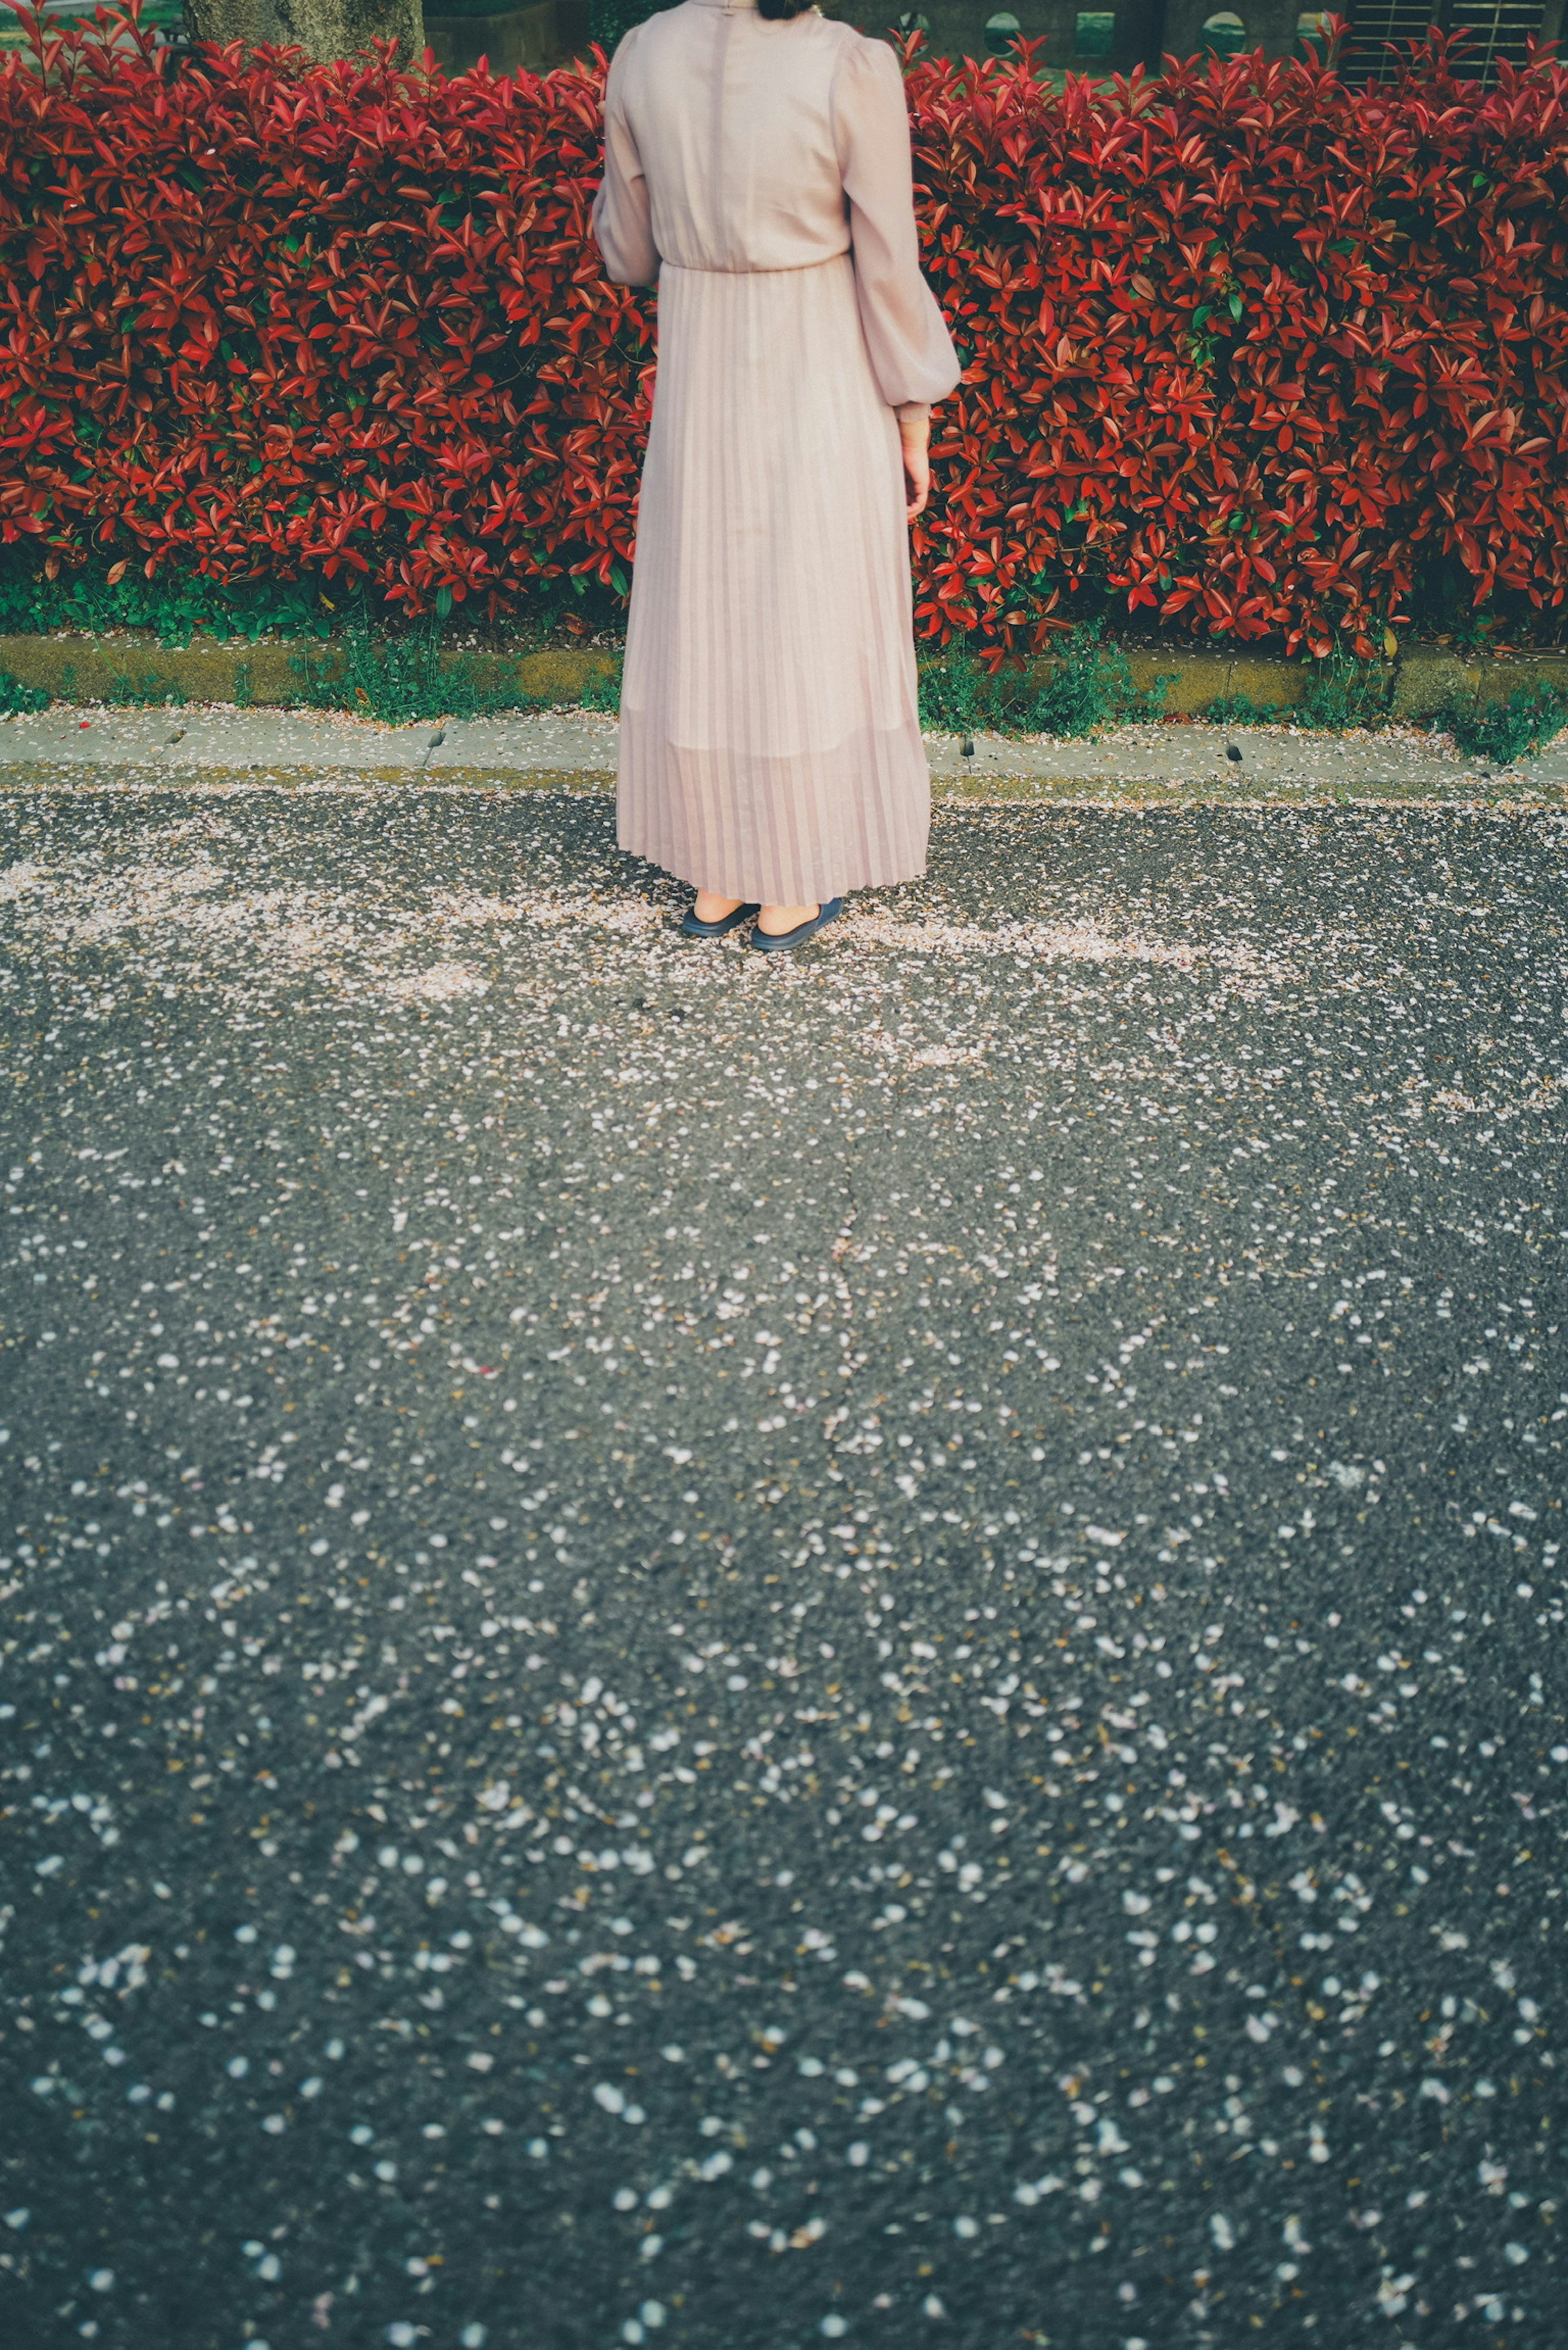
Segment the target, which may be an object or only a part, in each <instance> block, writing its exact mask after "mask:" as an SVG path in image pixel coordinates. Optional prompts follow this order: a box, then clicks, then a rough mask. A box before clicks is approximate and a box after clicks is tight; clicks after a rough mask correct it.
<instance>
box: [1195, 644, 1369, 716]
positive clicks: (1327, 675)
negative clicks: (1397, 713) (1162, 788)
mask: <svg viewBox="0 0 1568 2350" xmlns="http://www.w3.org/2000/svg"><path fill="white" fill-rule="evenodd" d="M1387 709H1388V680H1387V677H1386V674H1385V673H1384V671H1382V670H1381V669H1380V668H1379V667H1378V665H1377V663H1376V662H1375V661H1362V660H1353V659H1352V658H1351V657H1350V655H1349V654H1347V653H1331V654H1330V655H1329V657H1328V659H1327V660H1321V661H1314V662H1313V663H1312V665H1311V667H1310V669H1309V670H1308V671H1307V682H1306V691H1305V692H1304V693H1303V695H1302V698H1301V700H1300V701H1299V702H1254V701H1253V700H1252V697H1251V694H1250V693H1221V694H1217V695H1216V696H1215V698H1214V700H1213V701H1212V702H1207V703H1206V704H1205V705H1204V709H1203V712H1202V715H1203V716H1204V717H1205V718H1206V719H1207V720H1208V721H1209V722H1210V724H1211V725H1214V726H1299V727H1303V728H1305V729H1307V730H1308V731H1309V732H1310V733H1314V734H1343V733H1345V730H1346V728H1348V727H1352V726H1370V725H1373V724H1374V723H1376V721H1377V720H1379V719H1381V718H1384V717H1386V714H1387Z"/></svg>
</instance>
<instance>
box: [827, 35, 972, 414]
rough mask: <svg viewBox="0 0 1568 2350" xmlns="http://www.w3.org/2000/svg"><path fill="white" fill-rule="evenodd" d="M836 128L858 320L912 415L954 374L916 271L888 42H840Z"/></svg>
mask: <svg viewBox="0 0 1568 2350" xmlns="http://www.w3.org/2000/svg"><path fill="white" fill-rule="evenodd" d="M833 122H834V135H835V138H836V142H837V147H838V163H839V171H840V172H841V174H842V177H843V182H844V192H845V194H846V197H847V198H848V202H849V234H850V241H851V244H852V245H853V247H854V253H855V284H856V291H857V298H858V300H859V304H860V323H861V327H862V328H863V329H864V332H865V336H866V342H867V348H868V350H869V351H870V354H871V366H872V369H873V371H874V373H875V375H876V378H877V383H878V385H879V386H880V387H881V391H882V397H883V399H884V400H886V401H887V402H888V406H889V407H890V408H898V409H906V408H907V409H910V410H912V411H914V412H916V413H918V412H919V407H920V405H921V404H922V403H926V402H929V401H930V400H941V399H943V398H944V397H945V396H946V394H947V393H949V392H950V391H951V390H952V389H953V386H954V385H955V384H956V383H957V381H958V380H959V375H960V371H961V370H960V368H959V362H958V354H957V353H956V352H955V350H954V349H953V347H952V338H951V337H950V335H949V333H948V330H947V326H946V324H945V322H944V320H943V317H942V314H941V312H940V309H939V308H938V307H937V301H936V296H935V295H934V294H933V293H932V292H931V289H930V287H929V286H928V285H927V283H926V281H925V279H924V278H923V277H922V276H921V275H920V248H919V237H918V235H917V234H916V229H915V200H914V190H913V186H912V182H911V173H910V163H909V113H908V110H907V109H906V107H905V104H904V83H903V78H902V76H901V75H900V73H899V71H898V59H897V57H895V56H894V55H893V52H892V50H891V49H890V48H889V47H888V45H887V43H886V42H885V41H867V40H861V39H856V40H852V41H849V42H847V43H846V46H845V49H844V54H843V57H841V59H840V62H839V67H838V72H837V75H836V79H835V82H834V89H833Z"/></svg>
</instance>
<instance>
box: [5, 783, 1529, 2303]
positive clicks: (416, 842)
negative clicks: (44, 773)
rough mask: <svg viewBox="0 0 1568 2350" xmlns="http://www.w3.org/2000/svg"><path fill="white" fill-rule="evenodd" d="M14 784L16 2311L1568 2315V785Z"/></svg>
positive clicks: (9, 806) (12, 2212)
mask: <svg viewBox="0 0 1568 2350" xmlns="http://www.w3.org/2000/svg"><path fill="white" fill-rule="evenodd" d="M4 821H5V831H6V835H7V840H6V847H5V861H4V868H3V869H0V900H3V901H4V902H3V908H0V918H3V919H4V921H5V927H6V937H7V955H6V962H5V966H4V971H3V973H0V977H3V981H4V988H3V993H0V1003H3V1004H4V1008H5V1018H4V1061H3V1069H4V1095H3V1099H4V1117H5V1149H6V1152H7V1155H6V1156H5V1159H4V1160H3V1161H0V1174H3V1175H4V1176H5V1232H4V1240H5V1246H4V1248H3V1249H0V1276H3V1301H0V1310H3V1315H4V1327H3V1330H0V1342H3V1353H0V1363H3V1365H4V1374H3V1376H4V1394H5V1407H4V1412H3V1415H0V1417H3V1420H4V1426H5V1431H6V1433H5V1441H4V1444H3V1446H0V1464H3V1465H0V1480H3V1486H4V1500H5V1509H4V1516H3V1519H0V1595H3V1597H4V1613H5V1683H4V1688H3V1690H0V1696H3V1698H4V1700H5V1701H4V1704H3V1705H0V1735H3V1767H4V1795H5V1886H4V1888H3V1890H4V1908H3V1909H0V1918H3V1919H4V1924H5V1958H4V1976H3V1982H4V1993H3V1996H4V2001H5V2019H4V2037H3V2039H0V2057H3V2059H4V2064H5V2077H6V2082H7V2087H6V2091H5V2095H6V2107H5V2110H6V2113H7V2116H8V2127H7V2131H6V2134H5V2147H4V2153H3V2156H0V2163H3V2168H0V2205H3V2210H0V2253H3V2258H4V2270H5V2295H6V2298H7V2301H8V2302H9V2304H10V2307H11V2309H12V2311H13V2312H14V2313H15V2314H13V2315H12V2317H11V2318H10V2319H9V2320H8V2321H7V2323H8V2325H9V2329H10V2338H11V2339H12V2340H14V2341H16V2342H17V2343H18V2344H26V2350H57V2345H67V2344H74V2343H76V2342H78V2341H79V2340H83V2339H85V2340H87V2341H89V2342H94V2343H97V2344H99V2345H105V2350H109V2345H113V2350H122V2345H123V2350H132V2345H135V2350H149V2346H150V2345H156V2350H245V2345H248V2350H262V2345H268V2350H304V2345H309V2344H314V2343H316V2342H317V2341H320V2342H322V2343H324V2344H326V2345H333V2344H342V2345H348V2350H359V2345H366V2346H367V2350H369V2345H381V2344H390V2345H393V2350H411V2345H423V2344H429V2345H432V2350H459V2345H462V2350H477V2346H478V2345H492V2350H600V2345H603V2350H612V2345H620V2344H637V2343H643V2342H646V2343H649V2344H657V2345H670V2350H674V2345H693V2346H695V2345H701V2350H740V2345H746V2350H806V2345H810V2344H814V2343H815V2342H817V2341H819V2340H821V2339H824V2338H826V2339H829V2340H831V2339H835V2338H839V2337H843V2338H846V2339H847V2340H848V2341H850V2342H852V2343H863V2344H865V2345H888V2350H890V2345H899V2350H903V2345H908V2344H909V2342H911V2341H915V2342H924V2341H929V2342H930V2343H931V2344H932V2345H942V2344H950V2345H966V2350H968V2345H972V2350H993V2345H995V2346H996V2350H1000V2345H1004V2344H1011V2343H1032V2344H1037V2345H1058V2350H1066V2346H1067V2345H1072V2350H1187V2345H1210V2344H1213V2345H1227V2350H1229V2345H1241V2344H1243V2343H1251V2342H1252V2341H1253V2340H1254V2339H1258V2338H1262V2339H1263V2340H1264V2341H1267V2342H1271V2343H1294V2342H1298V2341H1300V2342H1303V2343H1305V2342H1312V2343H1315V2344H1323V2345H1329V2344H1333V2345H1336V2350H1337V2345H1342V2344H1344V2343H1345V2342H1346V2341H1348V2340H1349V2339H1351V2338H1352V2337H1353V2335H1354V2336H1355V2338H1360V2337H1361V2335H1362V2334H1368V2336H1369V2338H1372V2339H1376V2340H1377V2341H1381V2342H1386V2343H1388V2344H1389V2345H1395V2344H1401V2343H1403V2344H1410V2345H1427V2344H1438V2343H1442V2344H1447V2343H1449V2342H1452V2343H1456V2344H1466V2345H1469V2344H1476V2345H1480V2344H1486V2345H1495V2346H1497V2350H1501V2345H1507V2350H1547V2345H1551V2344H1552V2343H1553V2342H1555V2341H1558V2340H1560V2339H1561V2338H1562V2337H1561V2326H1562V2308H1563V2291H1562V2283H1561V2279H1560V2278H1559V2281H1558V2282H1557V2284H1556V2285H1553V2283H1552V2277H1553V2274H1554V2273H1556V2271H1555V2267H1554V2245H1555V2241H1556V2235H1555V2223H1556V2222H1557V2220H1558V2202H1559V2199H1560V2198H1561V2196H1562V2193H1563V2170H1562V2158H1561V2148H1560V2145H1559V2143H1558V2133H1559V2131H1560V2126H1561V2120H1562V2086H1561V2079H1560V2062H1561V2054H1562V2046H1563V2030H1562V2002H1563V1877H1562V1865H1563V1783H1564V1778H1565V1775H1568V1726H1565V1722H1564V1680H1563V1648H1562V1642H1563V1591H1564V1575H1563V1561H1562V1555H1561V1547H1562V1525H1563V1508H1562V1504H1563V1432H1564V1428H1565V1426H1568V1419H1565V1414H1568V1355H1565V1349H1564V1346H1563V1335H1562V1329H1561V1321H1562V1315H1563V1256H1562V1246H1561V1238H1560V1234H1561V1218H1562V1212H1563V1183H1562V1173H1561V1169H1562V1147H1563V1134H1564V1112H1563V1100H1564V1095H1563V1086H1564V1066H1563V1064H1564V1035H1563V1014H1564V1004H1563V925H1564V913H1563V904H1564V899H1563V879H1564V872H1563V868H1564V850H1565V847H1568V826H1565V824H1564V822H1563V818H1562V817H1561V816H1553V815H1552V814H1549V813H1541V812H1538V813H1534V814H1523V813H1520V812H1517V811H1516V812H1513V813H1504V812H1501V811H1498V812H1493V813H1490V814H1484V813H1480V812H1476V811H1469V810H1420V809H1411V808H1403V809H1398V810H1386V811H1383V812H1381V813H1374V812H1358V811H1345V810H1335V811H1326V810H1318V811H1299V810H1288V809H1286V810H1280V809H1274V810H1266V811H1265V810H1250V811H1249V810H1205V811H1179V810H1168V811H1163V812H1158V813H1152V814H1134V813H1116V812H1114V811H1106V810H1094V811H1090V810H1077V811H1074V810H1064V809H1050V808H1036V809H1030V808H1005V809H998V808H985V807H971V808H963V809H954V810H950V811H949V812H947V813H945V814H942V815H940V816H939V820H938V823H937V826H936V829H935V832H934V836H933V850H932V858H931V869H930V875H929V879H928V880H927V881H925V882H923V883H921V884H919V885H916V886H911V887H909V888H907V889H899V890H894V891H888V892H887V893H884V894H883V895H881V896H880V897H876V898H871V897H867V898H862V899H857V900H856V901H854V904H853V906H852V909H851V910H850V911H849V912H848V913H847V914H846V917H845V919H844V920H842V921H841V922H840V923H838V924H837V925H836V926H835V927H834V928H833V929H832V930H831V931H828V932H826V933H825V934H824V936H823V938H822V939H821V940H820V941H818V942H817V943H815V945H813V946H812V947H811V948H810V949H808V950H807V951H805V952H803V953H802V954H800V955H799V956H798V957H796V958H794V959H785V958H763V957H762V956H760V955H756V954H753V952H751V951H749V950H748V949H747V948H746V947H745V946H744V945H743V944H742V943H739V942H731V943H726V944H724V945H722V946H713V945H706V944H701V945H697V944H691V943H688V942H684V941H680V939H679V938H678V937H677V936H676V935H675V933H674V930H673V927H672V923H673V918H674V915H675V913H676V912H677V910H678V909H679V907H680V903H681V902H682V893H680V891H678V890H676V889H674V888H673V886H672V885H670V884H669V883H668V882H666V881H665V880H664V879H662V878H661V877H659V876H656V875H652V874H650V873H649V871H648V869H647V868H642V867H639V866H636V865H634V864H632V863H630V862H629V861H628V860H626V859H624V858H620V857H619V856H618V854H617V852H616V850H615V848H614V846H613V827H612V819H611V816H610V812H609V810H608V808H607V806H606V804H605V803H604V802H602V801H601V800H598V799H596V798H590V797H586V796H584V795H572V794H570V793H566V792H562V793H558V794H549V793H543V792H541V793H535V794H530V795H527V796H526V797H524V796H523V795H517V794H514V793H505V792H497V793H483V792H468V793H453V792H452V791H437V790H433V789H432V790H425V789H423V788H421V787H418V786H413V785H407V784H404V785H399V786H395V787H389V788H386V789H380V788H376V787H369V788H363V789H358V790H354V789H347V788H346V789H342V790H339V791H334V792H319V793H316V794H314V795H308V796H306V795H299V794H286V793H279V792H275V791H269V790H267V789H265V788H263V787H260V786H257V787H255V788H252V789H244V788H241V789H238V790H234V791H229V792H224V793H218V792H204V791H202V790H201V789H199V788H197V787H195V786H194V785H182V786H178V787H175V786H171V787H170V788H169V789H168V790H167V791H165V792H163V793H162V794H161V795H160V794H158V793H154V792H151V791H143V792H140V793H139V794H137V795H114V794H111V793H109V792H105V791H96V792H95V791H82V790H78V789H75V788H72V787H70V786H69V785H68V783H67V781H66V779H64V778H62V779H61V781H60V784H59V786H58V787H57V788H53V789H41V790H37V791H34V792H31V793H28V794H26V795H12V796H11V797H10V798H9V799H8V800H7V801H6V802H5V809H4ZM1553 2308H1555V2309H1556V2310H1557V2312H1558V2315H1557V2317H1556V2318H1555V2319H1553V2318H1552V2314H1551V2313H1552V2309H1553Z"/></svg>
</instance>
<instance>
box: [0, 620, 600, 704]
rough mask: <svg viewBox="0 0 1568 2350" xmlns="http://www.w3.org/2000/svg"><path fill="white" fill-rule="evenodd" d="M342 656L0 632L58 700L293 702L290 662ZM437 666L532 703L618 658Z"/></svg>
mask: <svg viewBox="0 0 1568 2350" xmlns="http://www.w3.org/2000/svg"><path fill="white" fill-rule="evenodd" d="M306 657H308V659H309V660H311V661H312V662H315V663H318V664H324V663H327V662H337V663H339V664H340V663H341V662H342V660H343V653H342V649H341V647H338V646H334V645H331V644H316V643H300V644H263V645H247V644H243V643H240V644H213V643H209V642H204V641H198V642H196V643H194V644H191V645H181V646H172V645H160V644H153V643H144V642H139V641H137V640H136V639H130V638H119V639H116V638H108V639H105V638H100V637H68V636H61V637H6V636H0V672H5V671H8V672H9V674H10V675H11V676H12V677H14V678H16V681H18V683H19V684H22V685H30V686H34V687H36V688H38V689H40V690H41V691H43V692H45V693H47V694H52V695H53V696H54V697H55V698H56V699H57V700H58V701H61V702H116V703H119V702H157V701H161V699H162V698H163V697H164V695H166V694H167V695H170V696H172V697H173V698H174V699H176V700H179V699H181V698H183V699H184V700H185V701H186V702H238V703H240V704H241V705H242V706H243V705H246V704H248V705H249V706H250V707H251V708H253V709H255V710H297V709H299V708H300V707H301V706H302V704H303V703H304V702H305V700H306V685H305V679H304V676H303V674H302V671H301V670H300V669H296V667H295V666H294V664H295V663H296V661H297V662H301V663H303V661H304V660H306ZM615 666H616V664H615V657H614V655H613V654H611V653H607V652H575V651H571V650H567V649H566V647H564V646H563V647H559V648H556V647H552V648H551V649H550V650H547V651H545V652H537V653H524V654H522V655H519V656H509V655H506V654H502V653H484V652H475V653H469V654H466V655H464V654H458V653H444V654H442V656H441V667H442V668H443V669H457V668H459V667H463V668H465V671H466V675H467V676H468V678H469V679H470V680H471V681H472V683H474V684H475V685H476V686H477V687H478V688H479V690H480V691H482V692H483V693H494V694H503V693H508V692H512V691H516V692H517V694H518V695H519V698H520V699H521V700H522V701H524V702H530V701H532V702H580V701H581V699H582V695H583V689H584V687H585V686H586V685H587V681H588V680H589V679H590V678H593V677H613V676H614V675H615Z"/></svg>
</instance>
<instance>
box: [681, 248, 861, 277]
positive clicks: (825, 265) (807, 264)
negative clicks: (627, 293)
mask: <svg viewBox="0 0 1568 2350" xmlns="http://www.w3.org/2000/svg"><path fill="white" fill-rule="evenodd" d="M851 258H852V249H851V247H850V246H848V245H847V244H846V246H845V247H844V249H843V251H842V252H841V253H830V254H828V255H826V257H825V258H824V259H823V260H821V261H802V262H799V263H797V264H796V265H795V266H794V268H793V269H746V268H737V269H722V268H720V267H719V266H718V265H715V264H710V263H707V262H702V263H700V264H696V265H693V264H692V263H690V262H684V261H667V260H665V258H664V257H663V255H660V256H659V275H660V276H662V275H663V274H664V272H665V271H666V270H670V269H672V270H674V271H676V273H677V274H678V275H679V276H682V277H805V276H808V275H809V274H810V272H811V271H812V270H814V269H831V268H832V266H833V265H834V263H835V262H836V261H848V260H850V259H851Z"/></svg>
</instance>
